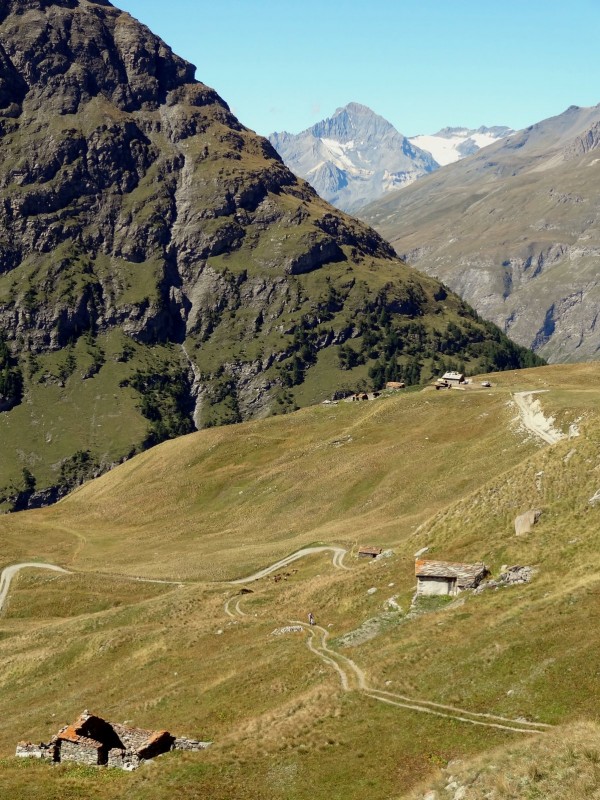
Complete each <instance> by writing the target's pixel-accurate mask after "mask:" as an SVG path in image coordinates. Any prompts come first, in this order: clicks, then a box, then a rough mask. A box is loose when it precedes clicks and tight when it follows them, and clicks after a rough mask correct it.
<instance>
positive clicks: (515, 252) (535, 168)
mask: <svg viewBox="0 0 600 800" xmlns="http://www.w3.org/2000/svg"><path fill="white" fill-rule="evenodd" d="M599 124H600V106H595V107H591V108H578V107H571V108H569V109H567V110H566V111H565V112H564V113H563V114H560V115H558V116H556V117H553V118H550V119H547V120H544V121H542V122H540V123H537V124H536V125H533V126H531V127H529V128H526V129H525V130H522V131H519V132H517V133H516V134H514V135H512V136H510V137H508V138H506V139H503V140H501V141H499V142H497V143H495V144H493V145H491V146H490V147H487V148H485V149H484V150H482V151H481V152H479V153H476V154H475V155H473V156H471V157H469V158H467V159H465V160H464V161H460V162H458V163H456V164H450V165H449V166H447V167H445V168H444V169H443V170H440V171H438V172H436V173H435V174H434V175H432V176H428V177H427V178H426V179H423V180H420V181H419V182H418V183H417V184H414V185H413V186H410V187H407V188H406V190H403V191H402V192H399V193H394V194H393V195H389V196H387V197H386V198H384V199H382V200H380V201H378V202H376V203H374V204H372V205H371V206H369V207H367V208H365V209H363V210H362V211H361V216H362V217H363V218H364V219H365V220H367V221H368V222H369V223H370V224H372V225H374V226H375V227H376V228H377V229H378V230H379V231H380V232H381V233H382V234H383V235H384V236H386V237H387V238H388V239H389V240H390V241H391V242H392V244H393V245H394V247H395V248H396V250H397V251H398V252H399V253H401V254H402V255H403V257H405V258H406V259H407V260H408V261H409V263H411V264H414V265H415V266H417V267H418V268H419V269H421V270H423V271H425V272H427V273H428V274H431V275H435V276H437V277H438V278H439V279H440V280H442V281H443V282H444V283H445V284H447V285H448V286H449V287H451V288H452V289H453V290H454V291H456V292H458V293H459V294H460V295H461V296H462V297H464V298H465V299H466V300H467V301H468V302H469V303H470V304H471V305H473V307H474V308H476V309H477V311H478V312H479V313H480V314H481V315H482V316H483V317H485V318H486V319H489V320H492V321H493V322H495V323H496V324H497V325H499V326H500V327H501V328H502V329H503V330H504V331H505V332H506V333H507V334H508V335H509V336H510V337H511V338H512V339H514V340H515V341H517V342H519V343H520V344H522V345H524V346H526V347H532V348H533V349H534V350H535V352H537V353H539V354H540V355H542V356H543V357H544V358H546V359H547V360H548V361H556V362H563V361H585V360H589V359H593V358H597V356H598V349H599V348H600V339H599V338H598V337H599V333H598V326H597V324H596V316H597V315H596V308H597V304H598V302H597V301H598V291H599V288H598V263H599V260H598V259H599V255H600V249H599V242H598V227H599V226H598V222H599V221H598V208H599V197H598V186H599V183H598V174H599V170H600V158H598V153H597V148H598V141H599V140H598V126H599Z"/></svg>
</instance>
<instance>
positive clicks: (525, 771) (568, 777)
mask: <svg viewBox="0 0 600 800" xmlns="http://www.w3.org/2000/svg"><path fill="white" fill-rule="evenodd" d="M450 784H452V786H451V789H452V792H453V794H454V793H455V792H457V791H460V790H461V789H462V792H460V796H461V797H462V798H464V800H581V798H585V799H586V800H597V799H598V798H600V726H598V725H597V724H594V723H590V722H579V723H575V724H572V725H569V726H566V727H564V728H559V729H558V730H557V731H556V732H553V733H551V734H547V735H546V736H543V737H537V738H536V739H534V740H529V741H526V742H519V743H516V744H511V745H508V746H505V747H503V748H500V749H497V750H494V751H492V752H490V753H486V754H485V755H483V756H480V757H479V758H477V759H470V760H468V761H465V762H453V763H451V764H449V765H448V766H447V767H445V768H444V769H443V770H440V771H439V777H438V779H437V780H436V781H428V782H427V783H426V784H425V785H422V786H421V787H419V788H418V789H417V790H415V791H413V792H411V793H410V794H408V795H403V800H422V798H423V797H425V796H427V797H429V798H432V800H433V798H440V800H441V798H446V797H448V795H449V794H450V791H449V790H448V789H446V787H447V786H449V785H450ZM431 792H433V793H434V794H433V796H432V795H431V794H430V793H431ZM453 794H450V796H451V797H452V796H453Z"/></svg>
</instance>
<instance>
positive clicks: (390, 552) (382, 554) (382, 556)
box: [375, 550, 394, 561]
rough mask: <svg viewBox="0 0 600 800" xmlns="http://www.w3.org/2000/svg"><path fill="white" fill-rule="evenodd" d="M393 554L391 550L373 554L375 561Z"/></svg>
mask: <svg viewBox="0 0 600 800" xmlns="http://www.w3.org/2000/svg"><path fill="white" fill-rule="evenodd" d="M393 555H394V551H393V550H382V551H381V553H379V555H378V556H375V561H379V559H380V558H390V556H393Z"/></svg>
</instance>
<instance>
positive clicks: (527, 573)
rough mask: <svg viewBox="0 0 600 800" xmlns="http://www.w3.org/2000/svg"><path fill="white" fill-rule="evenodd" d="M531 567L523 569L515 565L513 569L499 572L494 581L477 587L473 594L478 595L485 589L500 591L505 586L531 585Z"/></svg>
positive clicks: (532, 571) (508, 568)
mask: <svg viewBox="0 0 600 800" xmlns="http://www.w3.org/2000/svg"><path fill="white" fill-rule="evenodd" d="M533 573H534V570H533V567H523V566H520V565H518V564H517V565H515V566H514V567H507V568H506V570H505V571H503V572H501V573H500V575H499V577H498V578H497V579H496V580H491V581H486V583H482V584H481V586H478V587H477V589H475V591H474V592H473V594H480V593H481V592H483V591H485V590H486V589H500V588H503V587H505V586H514V585H516V584H518V583H531V578H532V577H533Z"/></svg>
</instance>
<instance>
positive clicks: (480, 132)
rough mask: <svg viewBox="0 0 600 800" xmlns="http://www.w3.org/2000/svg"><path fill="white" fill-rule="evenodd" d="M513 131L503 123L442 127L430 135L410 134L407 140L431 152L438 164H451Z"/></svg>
mask: <svg viewBox="0 0 600 800" xmlns="http://www.w3.org/2000/svg"><path fill="white" fill-rule="evenodd" d="M512 133H514V131H513V130H512V128H507V127H506V126H505V125H497V126H495V127H493V128H486V127H481V128H477V129H472V130H469V129H468V128H443V129H442V130H441V131H438V133H435V134H433V135H431V136H411V137H410V139H409V141H410V142H411V143H412V144H414V145H415V146H416V147H420V148H421V149H422V150H426V151H427V152H428V153H431V155H432V156H433V158H434V159H435V160H436V161H437V162H438V164H439V165H440V166H442V167H443V166H446V164H453V163H454V162H455V161H460V159H461V158H465V157H466V156H470V155H473V153H476V152H477V151H478V150H480V149H481V148H482V147H487V146H488V145H489V144H493V143H494V142H497V141H498V139H504V138H505V137H506V136H510V135H511V134H512Z"/></svg>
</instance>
